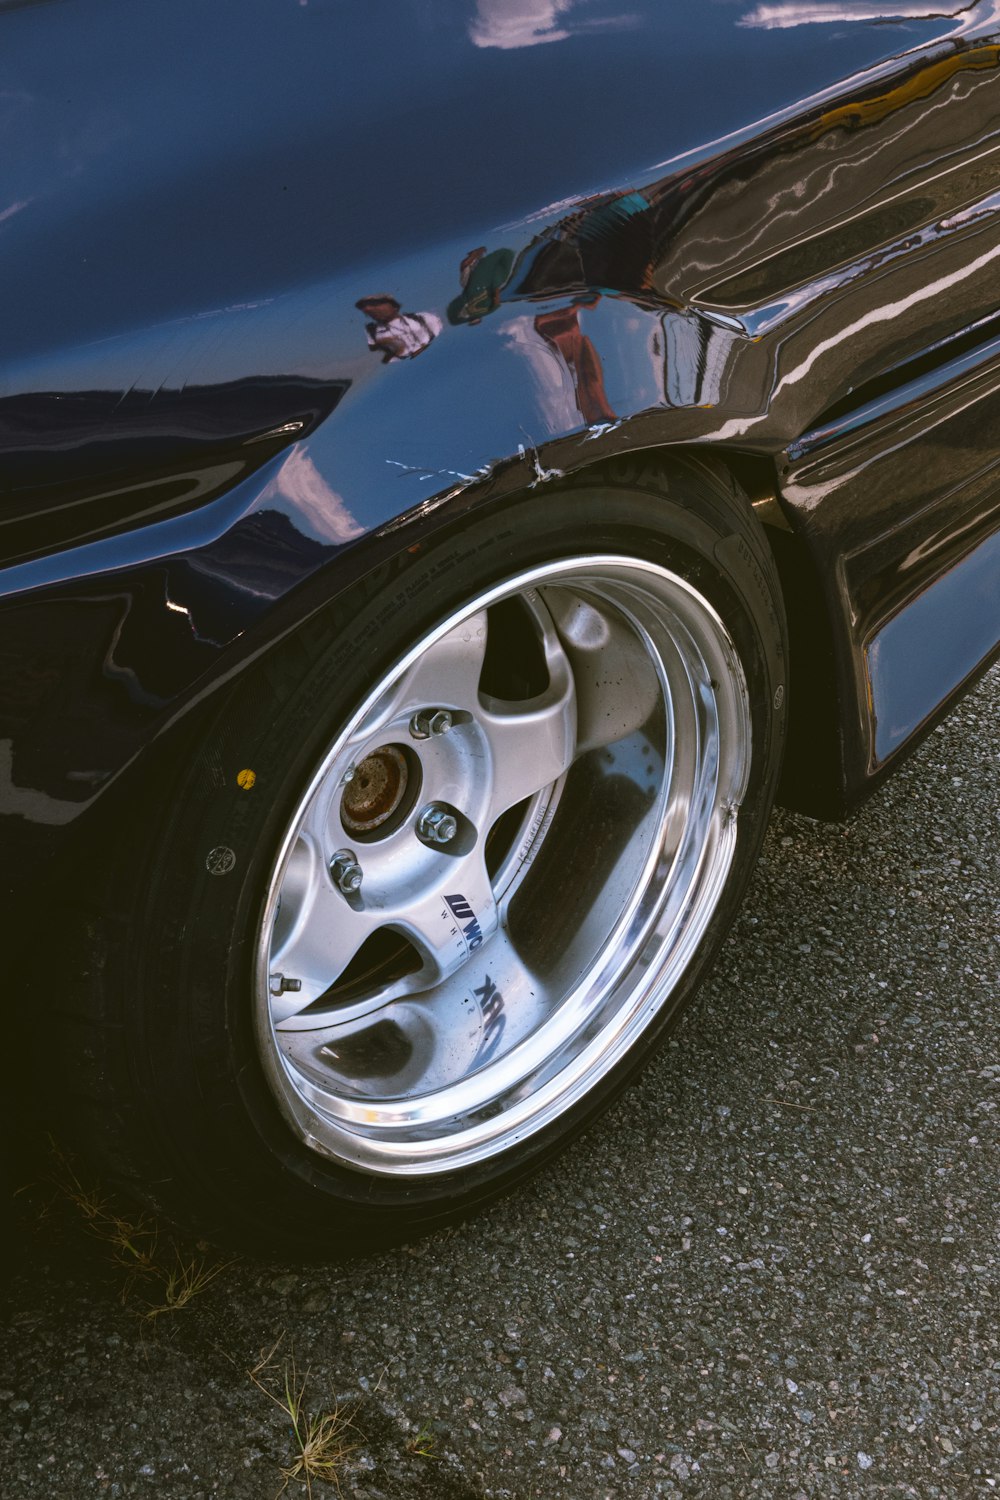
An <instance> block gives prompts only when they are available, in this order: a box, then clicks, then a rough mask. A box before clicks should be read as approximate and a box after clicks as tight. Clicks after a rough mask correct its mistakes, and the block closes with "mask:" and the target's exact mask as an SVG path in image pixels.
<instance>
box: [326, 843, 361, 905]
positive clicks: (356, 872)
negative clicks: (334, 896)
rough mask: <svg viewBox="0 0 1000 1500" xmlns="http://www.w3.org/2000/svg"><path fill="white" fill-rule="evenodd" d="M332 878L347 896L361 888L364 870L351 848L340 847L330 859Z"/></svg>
mask: <svg viewBox="0 0 1000 1500" xmlns="http://www.w3.org/2000/svg"><path fill="white" fill-rule="evenodd" d="M330 878H331V880H332V881H333V883H334V885H336V886H339V888H340V889H341V890H342V891H343V893H344V895H345V896H353V895H354V893H355V891H358V890H360V889H361V882H362V880H364V878H365V877H364V872H363V870H362V869H361V866H360V865H359V864H358V862H357V860H356V859H355V858H354V855H353V854H352V853H351V851H350V849H338V850H337V853H336V854H335V855H334V856H333V859H332V860H331V861H330Z"/></svg>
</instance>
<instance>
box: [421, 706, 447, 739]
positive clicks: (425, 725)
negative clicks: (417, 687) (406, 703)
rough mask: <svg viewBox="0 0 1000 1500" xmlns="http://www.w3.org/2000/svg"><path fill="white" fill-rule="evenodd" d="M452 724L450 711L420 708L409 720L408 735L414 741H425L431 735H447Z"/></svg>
mask: <svg viewBox="0 0 1000 1500" xmlns="http://www.w3.org/2000/svg"><path fill="white" fill-rule="evenodd" d="M454 722H455V721H454V719H453V718H452V716H451V711H450V709H447V708H422V709H420V711H419V712H418V713H415V714H414V715H413V718H412V719H411V720H410V733H411V734H412V736H413V738H414V739H415V740H426V739H430V737H431V736H432V735H436V734H447V733H448V730H449V729H450V728H451V727H452V725H453V724H454Z"/></svg>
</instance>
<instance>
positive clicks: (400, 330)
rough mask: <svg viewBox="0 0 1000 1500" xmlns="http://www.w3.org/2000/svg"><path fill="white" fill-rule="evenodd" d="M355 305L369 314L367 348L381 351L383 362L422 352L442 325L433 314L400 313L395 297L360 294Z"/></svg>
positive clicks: (410, 356) (379, 352) (366, 328)
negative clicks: (364, 295)
mask: <svg viewBox="0 0 1000 1500" xmlns="http://www.w3.org/2000/svg"><path fill="white" fill-rule="evenodd" d="M354 305H355V307H358V308H360V309H361V311H362V312H363V313H367V314H368V317H369V320H368V322H367V323H366V324H365V333H366V334H367V336H368V347H369V349H371V350H372V352H373V353H377V354H381V356H382V363H383V364H384V365H387V364H389V363H390V362H391V361H392V360H394V359H413V358H415V356H416V355H418V354H422V353H423V351H424V350H425V349H426V348H427V346H428V344H430V343H433V341H434V339H436V338H437V336H438V334H439V333H440V332H441V328H442V326H443V325H442V323H441V319H440V318H439V317H438V316H437V314H436V313H430V312H426V313H405V312H403V311H402V310H401V308H400V304H399V303H398V302H397V301H396V299H395V297H388V296H380V297H362V298H360V300H359V301H358V302H356V303H355V304H354Z"/></svg>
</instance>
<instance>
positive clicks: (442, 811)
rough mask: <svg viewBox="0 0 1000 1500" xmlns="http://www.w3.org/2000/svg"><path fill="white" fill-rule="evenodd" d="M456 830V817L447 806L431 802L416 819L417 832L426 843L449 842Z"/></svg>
mask: <svg viewBox="0 0 1000 1500" xmlns="http://www.w3.org/2000/svg"><path fill="white" fill-rule="evenodd" d="M457 832H458V819H457V818H456V817H455V815H454V813H450V812H448V810H447V808H444V807H438V806H437V804H436V803H434V802H432V803H431V805H430V806H429V807H425V808H424V810H423V812H422V813H421V814H420V817H419V818H418V819H417V833H418V835H419V836H420V838H422V839H423V840H424V842H425V843H427V844H450V843H451V841H452V839H453V838H454V837H455V835H456V833H457Z"/></svg>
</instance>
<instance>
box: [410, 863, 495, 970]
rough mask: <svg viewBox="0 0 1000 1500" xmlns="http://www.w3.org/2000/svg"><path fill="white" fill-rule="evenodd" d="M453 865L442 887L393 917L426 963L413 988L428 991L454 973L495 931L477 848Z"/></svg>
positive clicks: (488, 889)
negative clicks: (427, 989)
mask: <svg viewBox="0 0 1000 1500" xmlns="http://www.w3.org/2000/svg"><path fill="white" fill-rule="evenodd" d="M454 864H455V868H454V871H453V872H449V878H448V882H447V884H446V885H443V886H439V887H438V888H437V889H436V890H435V892H434V893H433V894H432V895H428V896H422V897H421V898H420V899H418V900H416V901H414V902H413V903H412V904H411V905H410V906H408V907H406V908H403V909H402V910H400V911H398V912H396V913H394V914H393V919H392V926H393V928H394V929H395V930H396V931H397V932H402V933H404V934H405V935H406V937H407V938H409V940H410V942H411V943H412V944H413V946H414V947H415V948H416V949H417V951H418V952H419V953H420V955H421V957H422V958H423V960H424V962H423V967H422V968H421V970H420V973H419V974H418V975H416V976H414V977H415V979H416V980H418V981H419V984H414V986H413V988H414V989H417V988H430V986H431V985H434V984H439V983H440V982H441V981H442V980H443V979H446V978H447V977H448V975H450V974H454V973H455V971H456V969H459V968H461V967H462V965H463V964H464V963H465V961H466V959H467V958H468V957H469V955H470V954H472V953H475V952H476V951H477V950H478V949H479V948H481V947H482V946H483V945H484V943H486V942H488V941H489V939H490V938H491V937H492V935H493V933H494V932H495V931H496V927H497V908H496V902H495V901H494V899H493V888H492V886H491V885H490V879H489V876H488V874H487V872H486V865H485V863H484V861H483V858H482V854H481V853H480V851H479V850H478V849H476V850H474V851H473V852H472V854H470V855H469V857H468V858H467V859H463V860H459V861H455V862H454Z"/></svg>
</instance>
